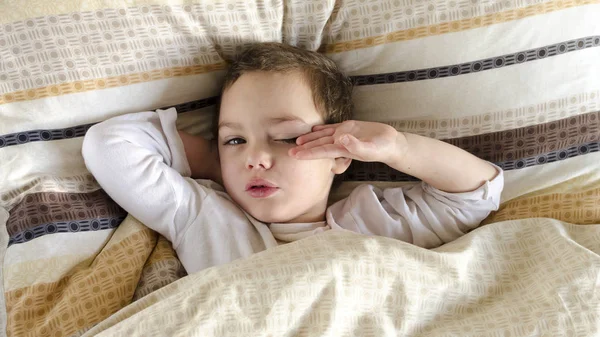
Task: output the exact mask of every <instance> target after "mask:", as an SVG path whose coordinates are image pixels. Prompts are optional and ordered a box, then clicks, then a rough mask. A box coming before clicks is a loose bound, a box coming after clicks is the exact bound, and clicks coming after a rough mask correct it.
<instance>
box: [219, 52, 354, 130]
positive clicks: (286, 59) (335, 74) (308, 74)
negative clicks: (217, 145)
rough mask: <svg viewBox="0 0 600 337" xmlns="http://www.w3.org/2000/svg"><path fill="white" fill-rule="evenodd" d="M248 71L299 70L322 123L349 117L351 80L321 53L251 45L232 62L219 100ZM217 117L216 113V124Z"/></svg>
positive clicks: (343, 119) (336, 121)
mask: <svg viewBox="0 0 600 337" xmlns="http://www.w3.org/2000/svg"><path fill="white" fill-rule="evenodd" d="M251 71H267V72H280V73H286V72H292V71H300V72H302V73H303V74H304V75H305V76H304V77H305V80H306V82H307V83H308V85H309V86H310V88H311V91H312V96H313V101H314V102H315V107H316V108H317V111H319V112H321V113H322V116H323V120H324V121H325V124H332V123H341V122H343V121H345V120H348V119H350V118H351V116H352V81H351V80H350V78H349V77H348V76H346V75H344V74H343V73H342V72H341V71H340V69H339V68H338V66H337V65H336V64H335V62H333V61H332V60H331V59H329V58H327V57H326V56H324V55H322V54H319V53H317V52H314V51H310V50H305V49H301V48H298V47H294V46H290V45H286V44H282V43H275V42H266V43H256V44H251V45H250V46H249V47H248V48H247V49H246V50H244V51H243V52H242V53H241V54H240V55H239V56H238V57H237V58H235V59H234V60H233V62H232V63H231V65H230V67H229V69H228V71H227V73H226V74H225V83H224V84H223V88H222V90H221V97H223V93H224V92H225V91H226V90H227V89H229V88H230V87H231V86H232V85H233V84H234V83H235V81H237V79H238V78H240V76H242V75H243V74H244V73H246V72H251ZM218 114H219V113H218V111H217V116H216V120H217V121H218V118H219V116H218ZM215 124H217V123H215ZM215 136H216V134H215Z"/></svg>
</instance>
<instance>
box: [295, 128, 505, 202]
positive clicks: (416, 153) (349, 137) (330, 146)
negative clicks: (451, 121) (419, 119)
mask: <svg viewBox="0 0 600 337" xmlns="http://www.w3.org/2000/svg"><path fill="white" fill-rule="evenodd" d="M297 144H298V145H299V146H298V147H296V148H294V149H292V150H290V154H291V155H293V156H295V157H296V158H298V159H317V158H337V157H346V158H352V159H356V160H360V161H366V162H376V161H377V162H382V163H385V164H387V165H388V166H390V167H392V168H394V169H396V170H398V171H401V172H404V173H407V174H410V175H412V176H414V177H417V178H419V179H421V180H423V181H425V182H426V183H428V184H430V185H431V186H433V187H435V188H437V189H439V190H442V191H445V192H451V193H457V192H467V191H472V190H475V189H477V188H478V187H480V186H481V185H483V184H484V183H485V182H486V181H489V180H492V179H493V178H494V177H495V176H496V175H498V173H499V172H498V170H497V169H496V168H495V167H494V166H492V165H491V164H490V163H488V162H486V161H484V160H481V159H479V158H477V157H475V156H473V155H472V154H470V153H468V152H466V151H464V150H462V149H460V148H458V147H455V146H453V145H450V144H448V143H444V142H442V141H439V140H436V139H432V138H427V137H422V136H418V135H414V134H410V133H402V132H398V131H396V130H395V129H394V128H393V127H391V126H389V125H386V124H382V123H375V122H360V121H347V122H344V123H341V124H330V125H319V126H315V127H314V128H313V132H311V133H309V134H307V135H304V136H301V137H299V138H298V140H297Z"/></svg>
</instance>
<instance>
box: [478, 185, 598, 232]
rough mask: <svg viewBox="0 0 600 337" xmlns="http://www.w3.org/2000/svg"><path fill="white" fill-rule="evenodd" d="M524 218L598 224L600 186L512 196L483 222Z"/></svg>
mask: <svg viewBox="0 0 600 337" xmlns="http://www.w3.org/2000/svg"><path fill="white" fill-rule="evenodd" d="M526 218H553V219H557V220H561V221H565V222H569V223H572V224H578V225H584V224H585V225H589V224H600V188H595V189H590V190H587V191H584V192H579V193H551V194H544V195H534V196H530V195H527V196H523V197H520V198H516V199H513V200H511V201H509V202H507V203H505V204H502V206H501V207H500V209H499V210H498V211H497V212H495V213H493V214H492V215H490V216H489V217H488V218H487V219H486V220H485V221H484V222H483V224H490V223H494V222H499V221H505V220H517V219H526Z"/></svg>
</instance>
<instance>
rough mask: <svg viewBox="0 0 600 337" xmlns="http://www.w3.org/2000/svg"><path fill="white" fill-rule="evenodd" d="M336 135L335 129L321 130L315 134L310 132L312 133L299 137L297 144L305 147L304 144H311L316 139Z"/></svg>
mask: <svg viewBox="0 0 600 337" xmlns="http://www.w3.org/2000/svg"><path fill="white" fill-rule="evenodd" d="M334 133H335V129H323V130H319V131H313V132H310V133H307V134H305V135H302V136H300V137H298V139H296V144H298V145H303V144H306V143H308V142H311V141H313V140H315V139H319V138H322V137H327V136H331V135H333V134H334Z"/></svg>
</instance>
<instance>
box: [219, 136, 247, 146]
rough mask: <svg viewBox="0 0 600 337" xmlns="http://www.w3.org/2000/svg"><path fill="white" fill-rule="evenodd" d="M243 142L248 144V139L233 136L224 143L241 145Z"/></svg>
mask: <svg viewBox="0 0 600 337" xmlns="http://www.w3.org/2000/svg"><path fill="white" fill-rule="evenodd" d="M241 144H246V140H245V139H243V138H239V137H238V138H232V139H230V140H228V141H226V142H225V143H224V144H223V145H241Z"/></svg>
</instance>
